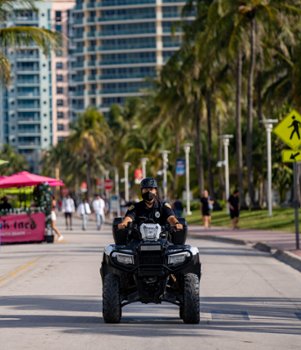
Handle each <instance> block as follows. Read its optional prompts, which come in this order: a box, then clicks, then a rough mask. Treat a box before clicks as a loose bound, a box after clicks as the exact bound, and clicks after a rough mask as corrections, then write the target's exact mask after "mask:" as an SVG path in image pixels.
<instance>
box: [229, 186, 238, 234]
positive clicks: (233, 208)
mask: <svg viewBox="0 0 301 350" xmlns="http://www.w3.org/2000/svg"><path fill="white" fill-rule="evenodd" d="M228 203H229V209H230V218H231V220H232V228H233V230H235V229H239V226H238V221H239V209H240V208H239V191H238V190H235V191H234V192H233V193H232V194H231V195H230V197H229V198H228Z"/></svg>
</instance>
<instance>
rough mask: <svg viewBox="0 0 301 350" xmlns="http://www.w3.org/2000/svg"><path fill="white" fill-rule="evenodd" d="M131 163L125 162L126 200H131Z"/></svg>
mask: <svg viewBox="0 0 301 350" xmlns="http://www.w3.org/2000/svg"><path fill="white" fill-rule="evenodd" d="M130 165H131V163H129V162H124V163H123V166H124V197H125V198H124V199H125V201H126V202H129V200H130V198H129V166H130Z"/></svg>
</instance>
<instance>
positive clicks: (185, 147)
mask: <svg viewBox="0 0 301 350" xmlns="http://www.w3.org/2000/svg"><path fill="white" fill-rule="evenodd" d="M191 146H192V145H191V143H185V144H184V151H185V169H186V171H185V174H186V214H187V215H191V214H192V213H191V210H190V169H189V168H190V166H189V152H190V147H191Z"/></svg>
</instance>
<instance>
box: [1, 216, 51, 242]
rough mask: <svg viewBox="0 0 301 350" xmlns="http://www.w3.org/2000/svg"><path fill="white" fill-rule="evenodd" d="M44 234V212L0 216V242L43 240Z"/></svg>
mask: <svg viewBox="0 0 301 350" xmlns="http://www.w3.org/2000/svg"><path fill="white" fill-rule="evenodd" d="M44 235H45V214H44V213H33V214H11V215H4V216H0V243H14V242H35V241H43V240H44Z"/></svg>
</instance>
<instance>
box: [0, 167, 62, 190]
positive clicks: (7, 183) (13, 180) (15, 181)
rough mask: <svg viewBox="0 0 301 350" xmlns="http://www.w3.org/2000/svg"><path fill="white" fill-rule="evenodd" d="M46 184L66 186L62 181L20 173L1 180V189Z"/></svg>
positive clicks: (24, 172) (25, 172)
mask: <svg viewBox="0 0 301 350" xmlns="http://www.w3.org/2000/svg"><path fill="white" fill-rule="evenodd" d="M45 182H46V183H48V184H49V186H64V183H63V181H61V180H57V179H54V178H52V177H47V176H41V175H36V174H31V173H29V172H27V171H21V172H20V173H17V174H13V175H10V176H6V177H4V178H2V179H0V188H8V187H25V186H35V185H39V184H42V183H45Z"/></svg>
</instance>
